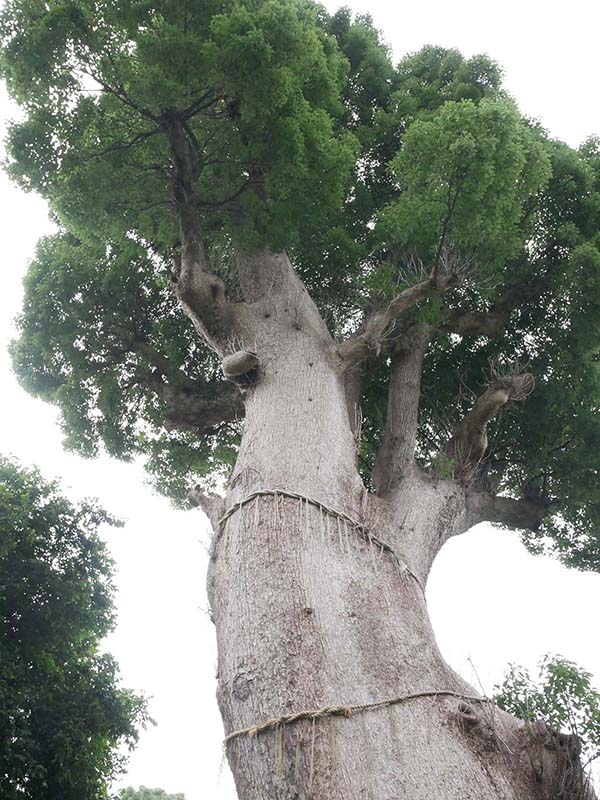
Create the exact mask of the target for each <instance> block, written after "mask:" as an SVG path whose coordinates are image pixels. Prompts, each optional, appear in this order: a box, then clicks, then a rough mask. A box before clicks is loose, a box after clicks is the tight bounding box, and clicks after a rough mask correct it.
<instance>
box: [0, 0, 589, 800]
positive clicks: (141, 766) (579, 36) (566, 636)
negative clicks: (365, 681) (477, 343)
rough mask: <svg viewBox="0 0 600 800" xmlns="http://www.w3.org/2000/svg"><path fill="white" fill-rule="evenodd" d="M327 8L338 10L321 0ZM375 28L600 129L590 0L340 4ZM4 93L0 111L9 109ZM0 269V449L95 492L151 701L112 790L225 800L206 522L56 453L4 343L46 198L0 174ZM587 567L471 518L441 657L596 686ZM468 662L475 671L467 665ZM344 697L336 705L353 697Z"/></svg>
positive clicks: (434, 586)
mask: <svg viewBox="0 0 600 800" xmlns="http://www.w3.org/2000/svg"><path fill="white" fill-rule="evenodd" d="M325 5H326V6H327V7H328V8H329V9H330V10H334V9H335V8H336V7H337V5H338V4H337V3H332V2H326V3H325ZM347 5H349V6H351V7H352V8H353V9H354V10H356V11H358V12H370V13H371V14H372V16H373V18H374V20H375V23H376V25H377V26H378V27H379V28H380V29H382V30H383V31H384V34H385V37H386V40H387V41H388V43H389V44H390V45H391V47H392V49H393V53H394V57H395V58H396V59H398V58H399V57H400V56H401V55H403V54H404V53H407V52H409V51H413V50H416V49H419V48H420V47H421V46H422V45H424V44H428V43H433V44H440V45H444V46H448V47H457V48H459V49H460V50H462V51H463V53H465V54H466V55H473V54H475V53H479V52H486V53H488V54H489V55H491V56H492V57H493V58H495V59H496V60H497V61H499V62H500V63H501V65H502V66H503V68H504V71H505V85H506V87H507V89H508V90H509V91H510V92H511V93H512V94H513V96H514V97H515V98H516V99H517V101H518V102H519V104H520V106H521V109H522V110H523V111H524V112H525V113H527V114H529V115H530V116H533V117H536V118H538V119H539V120H540V121H541V122H542V124H543V125H544V126H545V127H546V128H547V129H548V130H549V131H550V132H551V134H552V135H553V136H555V137H557V138H560V139H563V140H565V141H567V142H568V143H569V144H571V145H573V146H577V145H578V144H579V143H580V142H581V141H582V140H583V139H585V138H586V137H587V136H589V135H590V134H592V133H598V134H600V104H598V102H597V95H598V85H597V81H598V76H599V71H598V49H597V48H598V41H597V37H598V31H599V30H600V4H599V3H598V2H597V0H571V2H569V3H565V2H556V3H551V2H548V0H520V1H519V2H516V0H505V1H504V2H502V3H491V2H488V3H482V2H481V0H453V2H452V3H447V2H441V1H440V0H420V2H416V3H405V4H400V3H395V2H385V1H384V0H371V2H370V3H367V2H366V0H352V1H351V2H348V3H347ZM14 113H15V111H14V109H13V108H11V106H10V104H9V103H8V101H7V99H6V96H5V95H4V94H2V95H0V116H1V118H2V122H3V123H4V122H5V120H6V119H7V118H10V117H11V115H14ZM0 207H1V208H2V217H1V220H2V223H1V224H2V255H3V262H4V264H3V267H4V270H3V273H4V274H3V277H2V290H1V293H0V340H1V342H0V375H1V378H0V386H1V387H2V393H1V396H0V397H1V399H0V411H1V413H0V451H2V452H3V453H12V454H14V455H15V456H17V457H18V458H19V459H20V460H21V461H22V462H23V463H24V464H37V465H38V466H39V467H40V468H41V469H42V471H43V473H44V474H45V475H46V476H47V477H54V476H61V477H62V478H63V481H64V485H65V487H66V490H67V492H68V494H69V495H71V496H72V497H82V496H84V495H90V494H91V495H94V496H97V497H99V498H100V500H101V502H102V503H103V505H104V506H105V507H106V508H107V509H109V510H110V511H111V512H114V513H116V514H118V515H120V516H122V517H123V518H124V519H125V520H126V521H127V524H126V526H125V528H123V529H120V530H117V531H110V530H105V531H104V535H105V538H106V541H107V542H108V545H109V547H110V550H111V552H112V555H113V558H114V560H115V562H116V565H117V584H118V610H119V621H118V627H117V630H116V631H115V633H114V634H112V635H111V636H110V637H109V639H108V640H107V642H106V648H107V649H108V650H110V651H111V652H112V653H114V655H115V656H116V657H117V659H118V660H119V662H120V665H121V672H122V676H123V683H124V684H125V685H126V686H129V687H132V688H134V689H136V690H140V691H143V692H144V693H146V694H147V695H148V696H149V697H150V709H151V714H152V716H153V718H154V719H155V720H156V723H157V725H156V727H153V728H151V729H149V730H148V731H147V732H146V733H144V734H143V735H142V737H141V740H140V744H139V746H138V748H137V750H136V752H135V753H134V754H133V756H132V758H131V761H130V765H129V772H128V774H127V775H126V776H125V777H124V779H123V781H122V783H120V784H119V785H129V784H132V785H136V786H137V785H139V784H145V785H146V786H157V787H162V788H164V789H166V790H167V791H169V792H184V793H185V795H186V800H201V798H202V800H213V799H214V800H234V798H235V797H236V795H235V791H234V789H233V782H232V779H231V776H230V775H229V773H228V771H227V768H226V767H225V768H223V769H222V770H221V744H220V742H221V738H222V735H223V729H222V726H221V722H220V717H219V714H218V710H217V706H216V701H215V678H214V676H215V669H216V653H215V643H214V631H213V626H212V624H211V623H210V621H209V619H208V616H207V613H206V608H207V601H206V596H205V590H204V580H205V571H206V562H207V554H206V548H207V545H208V541H209V531H208V526H207V523H206V520H205V519H204V518H203V516H202V515H201V513H200V512H198V511H195V512H175V511H173V510H172V509H171V507H170V506H169V503H168V502H167V501H166V500H164V499H162V498H159V497H156V496H153V495H152V493H151V492H150V490H149V489H148V488H147V487H146V486H145V485H144V476H143V471H142V470H141V468H140V467H139V466H138V465H131V464H129V465H125V464H122V463H119V462H116V461H113V460H109V459H107V458H104V459H99V460H97V461H84V460H82V459H80V458H78V457H75V456H73V455H68V454H65V453H64V452H63V450H62V448H61V433H60V429H59V427H58V424H57V414H56V413H55V411H54V410H53V409H52V408H50V407H48V406H46V405H44V404H43V403H41V402H39V401H36V400H34V399H32V398H30V397H29V396H28V395H27V394H26V393H25V392H24V391H23V390H22V389H21V388H20V387H19V386H18V385H17V383H16V381H15V379H14V377H13V376H12V374H11V371H10V364H9V359H8V356H7V354H6V344H7V343H8V341H9V340H10V338H11V335H12V334H13V329H12V325H11V321H12V320H13V318H14V316H15V315H16V314H17V312H18V310H19V306H20V302H21V280H22V277H23V275H24V272H25V269H26V266H27V261H28V259H29V258H31V256H32V255H33V251H34V246H35V242H36V240H37V238H38V237H39V236H41V235H43V234H44V233H47V232H49V231H51V230H52V226H51V224H50V223H49V222H48V219H47V214H46V209H45V207H44V204H43V203H42V202H41V201H40V200H39V199H37V198H35V197H33V196H31V195H24V194H22V193H21V192H20V191H18V190H17V189H15V188H14V187H12V186H11V185H10V184H9V183H8V181H7V179H6V178H5V177H4V176H3V175H2V176H0ZM599 598H600V575H591V574H582V573H578V572H575V571H569V570H567V569H565V568H563V567H561V566H560V565H559V564H558V563H556V562H554V561H552V560H550V559H547V558H533V557H532V556H529V555H528V554H527V553H526V552H525V550H524V548H523V547H522V546H521V545H520V543H519V541H518V537H517V535H516V534H512V533H507V532H505V531H498V530H493V529H492V528H491V527H490V526H487V527H486V526H480V527H479V528H477V529H475V530H474V531H472V532H470V533H469V534H466V535H464V536H462V537H460V538H459V539H457V540H455V541H452V542H450V543H449V544H448V545H447V546H446V548H445V549H444V551H443V552H442V554H441V556H440V558H439V559H438V561H437V563H436V565H435V567H434V570H433V573H432V576H431V579H430V583H429V589H428V599H429V608H430V612H431V616H432V619H433V623H434V627H435V630H436V633H437V636H438V640H439V643H440V646H441V648H442V651H443V653H444V654H445V656H446V658H447V660H448V661H449V662H450V664H451V665H452V666H453V667H454V668H455V669H457V670H458V671H459V672H461V673H462V674H463V675H464V676H465V677H466V678H467V679H468V680H471V681H472V682H475V683H477V682H478V680H481V683H482V684H483V687H484V689H485V690H486V691H491V690H492V688H493V685H494V683H495V682H497V681H499V680H500V678H501V676H502V674H503V673H504V670H505V667H506V665H507V663H508V662H515V663H519V664H523V665H526V666H528V667H534V666H535V665H536V663H537V662H538V661H539V659H540V657H541V656H542V655H543V654H544V653H546V652H553V653H560V654H562V655H564V656H566V657H567V658H569V659H571V660H573V661H575V662H577V663H579V664H581V665H582V666H584V667H585V668H587V669H588V670H590V671H591V672H593V673H594V674H595V676H596V678H597V680H596V683H597V685H600V652H599V648H598V644H597V636H596V630H597V614H598V600H599ZM471 662H472V664H473V665H474V666H475V668H476V671H477V675H478V676H479V677H478V678H476V677H475V676H474V674H473V667H472V665H471ZM348 691H349V695H348V697H345V698H340V702H352V692H351V687H348Z"/></svg>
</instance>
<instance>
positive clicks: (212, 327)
mask: <svg viewBox="0 0 600 800" xmlns="http://www.w3.org/2000/svg"><path fill="white" fill-rule="evenodd" d="M162 122H163V128H164V130H165V133H166V134H167V137H168V139H169V143H170V145H171V154H172V158H173V199H174V203H175V208H176V209H177V214H178V217H179V227H180V231H181V258H180V262H179V264H178V265H177V269H176V270H175V281H176V285H175V292H176V295H177V298H178V299H179V301H180V302H181V304H182V306H183V308H184V310H185V311H186V313H187V314H188V316H190V318H191V319H192V321H193V322H194V325H195V326H196V328H197V329H198V330H199V332H200V333H201V334H202V335H203V336H204V337H205V338H206V339H207V340H208V341H209V342H211V343H212V344H213V345H215V346H217V348H219V349H222V346H223V342H224V341H226V340H227V338H228V337H229V336H230V335H231V334H232V333H233V332H235V313H234V312H235V307H234V306H233V304H231V303H230V302H229V301H228V300H227V297H226V296H225V286H224V284H223V281H222V280H221V279H220V278H218V277H217V276H216V275H212V274H210V273H209V272H207V271H206V258H205V254H204V241H203V237H202V230H201V226H200V220H199V216H198V202H197V197H196V190H195V182H194V159H193V156H192V152H191V145H190V143H189V140H188V136H187V134H186V131H185V124H184V121H183V120H182V119H181V117H180V116H179V115H178V113H177V112H176V111H171V112H168V113H165V114H164V115H163V120H162Z"/></svg>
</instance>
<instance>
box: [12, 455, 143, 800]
mask: <svg viewBox="0 0 600 800" xmlns="http://www.w3.org/2000/svg"><path fill="white" fill-rule="evenodd" d="M106 523H110V524H115V520H113V519H111V518H110V517H109V516H108V515H107V514H106V513H105V512H104V511H103V510H102V509H100V508H99V507H98V506H97V505H96V504H94V503H92V502H84V503H82V504H80V505H79V506H74V505H73V504H71V503H70V502H69V501H68V500H67V499H66V498H65V497H64V496H62V495H61V493H60V491H59V488H58V486H57V485H56V484H54V483H48V482H46V481H44V480H43V479H42V477H41V476H40V474H39V473H38V472H37V471H36V470H25V469H22V468H20V467H19V466H17V464H15V463H14V462H13V461H11V460H9V459H6V458H3V457H0V576H1V579H0V796H1V797H2V798H3V800H42V799H43V800H104V799H105V798H108V796H109V795H108V786H109V782H110V780H111V778H112V777H113V776H114V775H116V774H117V773H118V772H119V771H120V769H121V767H122V765H123V760H124V759H123V756H122V755H121V754H120V753H119V749H122V747H123V745H129V746H132V745H133V744H134V743H135V741H136V739H137V729H138V727H139V726H140V725H141V724H143V723H144V722H145V720H146V712H145V704H144V701H143V700H142V699H141V698H140V697H137V696H136V695H134V694H133V693H132V692H130V691H127V690H125V689H122V688H119V686H118V678H117V666H116V664H115V662H114V660H113V659H112V658H111V657H110V656H108V655H103V654H101V653H100V652H99V650H98V648H99V643H100V640H101V639H102V637H104V636H105V635H106V634H107V633H108V632H109V631H110V630H111V629H112V627H113V624H114V616H113V605H112V593H113V587H112V582H111V575H112V564H111V562H110V559H109V558H108V556H107V554H106V550H105V548H104V545H103V543H102V542H101V540H100V539H99V538H98V535H97V530H98V527H99V526H100V525H102V524H106Z"/></svg>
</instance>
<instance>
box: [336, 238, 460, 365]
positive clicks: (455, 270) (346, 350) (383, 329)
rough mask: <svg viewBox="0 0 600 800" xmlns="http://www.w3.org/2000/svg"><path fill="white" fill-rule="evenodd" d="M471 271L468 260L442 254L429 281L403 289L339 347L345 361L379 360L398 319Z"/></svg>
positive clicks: (440, 293)
mask: <svg viewBox="0 0 600 800" xmlns="http://www.w3.org/2000/svg"><path fill="white" fill-rule="evenodd" d="M471 268H472V264H471V262H470V261H469V260H460V259H456V258H454V257H453V256H451V255H450V254H448V253H445V251H444V252H442V253H441V254H440V255H439V256H438V257H437V259H436V266H435V268H434V271H432V273H431V275H430V276H429V277H428V278H426V279H425V280H422V281H419V282H418V283H415V284H414V285H413V286H409V287H408V288H407V289H404V290H403V291H402V292H400V293H399V294H397V295H396V296H395V297H394V298H393V299H392V300H391V301H390V302H389V303H388V304H387V306H385V308H380V309H377V310H376V311H374V312H373V313H372V314H371V315H370V316H369V317H367V319H366V320H365V321H364V322H363V324H362V325H361V326H360V328H359V329H358V330H357V331H356V333H355V334H354V335H353V336H351V337H350V338H349V339H347V340H346V341H345V342H342V343H341V344H340V345H339V346H338V353H339V355H340V356H341V358H342V361H343V362H344V363H345V364H346V365H350V364H356V363H360V362H361V361H365V360H367V359H369V358H372V357H377V356H378V355H379V352H380V351H381V345H382V341H383V339H384V338H385V336H386V334H387V332H388V331H389V330H390V329H391V328H392V327H393V325H394V323H395V321H396V320H397V319H398V317H400V316H402V314H404V313H405V312H406V311H408V309H409V308H412V306H414V305H416V304H417V303H419V302H420V301H421V300H426V299H427V298H429V297H436V296H439V295H442V294H444V293H445V292H447V291H448V290H449V289H451V288H453V287H454V286H457V285H458V284H459V283H460V282H461V281H462V279H463V277H464V275H465V274H466V272H467V271H468V270H469V269H471ZM434 272H435V274H434Z"/></svg>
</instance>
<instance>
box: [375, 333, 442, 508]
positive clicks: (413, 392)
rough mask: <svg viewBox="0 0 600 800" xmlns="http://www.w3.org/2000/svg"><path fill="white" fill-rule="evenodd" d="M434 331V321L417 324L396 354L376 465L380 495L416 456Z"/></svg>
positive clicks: (377, 486) (397, 478) (393, 360)
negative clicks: (425, 366)
mask: <svg viewBox="0 0 600 800" xmlns="http://www.w3.org/2000/svg"><path fill="white" fill-rule="evenodd" d="M432 334H433V330H432V328H431V326H430V325H424V324H421V325H415V326H413V328H411V329H410V331H409V333H408V334H407V335H406V337H405V338H404V339H402V341H401V343H400V345H399V347H398V348H397V349H396V352H395V353H394V355H393V356H392V370H391V375H390V385H389V389H388V406H387V417H386V421H385V433H384V437H383V443H382V445H381V448H380V450H379V452H378V453H377V457H376V459H375V464H374V466H373V483H374V484H375V487H376V488H377V493H378V494H380V495H381V494H386V493H387V492H389V491H390V489H391V487H392V486H393V485H394V484H395V483H396V482H397V481H398V480H399V479H400V478H401V476H402V472H403V471H404V469H405V468H406V466H407V465H408V464H411V463H412V462H413V459H414V453H415V441H416V436H417V426H418V420H419V398H420V396H421V372H422V367H423V358H424V357H425V352H426V350H427V346H428V344H429V342H430V341H431V337H432Z"/></svg>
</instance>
